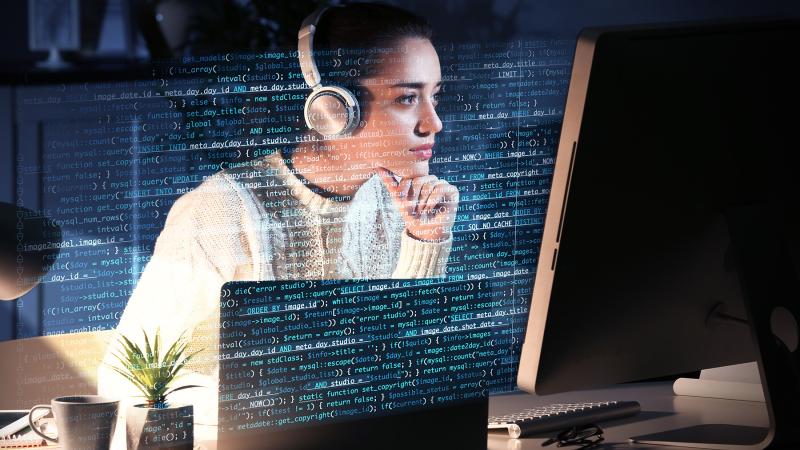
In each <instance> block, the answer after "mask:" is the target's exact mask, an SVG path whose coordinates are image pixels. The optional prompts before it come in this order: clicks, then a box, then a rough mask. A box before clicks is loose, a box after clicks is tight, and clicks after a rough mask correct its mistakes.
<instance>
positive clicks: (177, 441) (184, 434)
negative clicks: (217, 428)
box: [125, 404, 194, 450]
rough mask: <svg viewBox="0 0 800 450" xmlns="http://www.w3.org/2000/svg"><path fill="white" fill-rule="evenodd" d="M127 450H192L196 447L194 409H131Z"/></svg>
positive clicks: (128, 422)
mask: <svg viewBox="0 0 800 450" xmlns="http://www.w3.org/2000/svg"><path fill="white" fill-rule="evenodd" d="M125 435H126V440H127V442H128V450H138V449H156V448H157V449H161V450H192V447H193V446H194V408H193V407H192V405H182V406H174V407H170V408H161V409H158V408H148V407H147V405H146V404H139V405H131V406H129V407H128V409H127V417H126V419H125Z"/></svg>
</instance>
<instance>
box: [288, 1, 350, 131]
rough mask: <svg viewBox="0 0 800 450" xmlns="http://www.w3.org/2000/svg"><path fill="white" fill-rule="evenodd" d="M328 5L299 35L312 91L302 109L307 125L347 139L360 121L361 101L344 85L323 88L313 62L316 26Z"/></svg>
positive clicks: (313, 15)
mask: <svg viewBox="0 0 800 450" xmlns="http://www.w3.org/2000/svg"><path fill="white" fill-rule="evenodd" d="M327 10H328V6H320V7H319V8H317V9H316V10H315V11H314V12H313V13H311V15H309V16H308V17H306V20H304V21H303V25H302V26H301V27H300V31H299V32H298V33H297V59H298V60H299V62H300V71H301V73H302V74H303V79H304V80H305V81H306V84H308V86H309V87H310V88H311V93H310V94H309V95H308V97H307V98H306V103H305V107H304V108H303V117H305V120H306V125H307V126H308V128H309V129H312V130H314V131H316V132H318V133H320V134H321V135H323V136H325V137H338V136H345V135H347V134H348V133H350V132H352V131H353V130H354V129H355V127H356V126H357V125H358V123H359V121H360V120H361V108H360V107H359V105H358V99H357V98H356V96H355V95H353V93H352V92H351V91H350V90H349V89H347V88H345V87H343V86H336V85H330V86H323V85H322V77H321V76H320V74H319V69H318V68H317V63H316V62H315V61H314V33H316V31H317V23H318V22H319V19H320V17H321V16H322V14H323V13H324V12H325V11H327Z"/></svg>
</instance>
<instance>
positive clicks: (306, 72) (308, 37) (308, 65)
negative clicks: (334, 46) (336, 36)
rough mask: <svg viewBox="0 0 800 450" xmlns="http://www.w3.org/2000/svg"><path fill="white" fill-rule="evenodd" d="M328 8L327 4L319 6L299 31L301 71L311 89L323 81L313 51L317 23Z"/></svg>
mask: <svg viewBox="0 0 800 450" xmlns="http://www.w3.org/2000/svg"><path fill="white" fill-rule="evenodd" d="M327 10H328V6H325V5H322V6H320V7H319V8H317V9H316V10H315V11H314V12H313V13H311V15H309V16H308V17H306V19H305V20H304V21H303V24H302V25H301V26H300V31H299V32H298V33H297V50H298V52H297V53H298V59H299V61H300V71H301V72H302V73H303V79H304V80H305V81H306V84H308V86H309V87H310V88H311V89H316V88H317V86H319V84H320V83H321V82H322V79H321V77H320V75H319V69H317V63H316V62H315V61H314V55H313V54H312V52H313V51H314V33H316V31H317V23H319V18H320V17H322V14H323V13H324V12H325V11H327Z"/></svg>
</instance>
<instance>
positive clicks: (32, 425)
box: [28, 405, 58, 443]
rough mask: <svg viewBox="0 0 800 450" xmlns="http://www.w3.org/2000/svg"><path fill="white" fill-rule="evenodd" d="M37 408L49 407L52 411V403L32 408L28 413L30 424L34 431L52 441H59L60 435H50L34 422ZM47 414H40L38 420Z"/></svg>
mask: <svg viewBox="0 0 800 450" xmlns="http://www.w3.org/2000/svg"><path fill="white" fill-rule="evenodd" d="M37 409H49V410H50V412H52V411H53V408H52V407H51V406H50V405H36V406H34V407H33V408H31V410H30V412H29V413H28V425H30V427H31V430H33V432H34V433H36V434H38V435H39V436H41V437H43V438H45V439H47V440H48V441H50V442H55V443H58V437H50V436H48V435H46V434H44V433H43V432H42V431H41V430H39V429H38V428H36V424H34V422H33V412H34V411H36V410H37ZM45 415H46V414H42V415H39V416H38V417H37V419H36V420H39V418H41V417H44V416H45Z"/></svg>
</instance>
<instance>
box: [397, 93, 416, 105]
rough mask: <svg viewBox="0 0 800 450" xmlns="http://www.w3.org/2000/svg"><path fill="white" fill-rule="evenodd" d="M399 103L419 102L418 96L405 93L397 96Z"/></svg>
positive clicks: (410, 103) (411, 103)
mask: <svg viewBox="0 0 800 450" xmlns="http://www.w3.org/2000/svg"><path fill="white" fill-rule="evenodd" d="M397 103H400V104H403V105H413V104H415V103H417V96H416V95H403V96H401V97H398V98H397Z"/></svg>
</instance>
